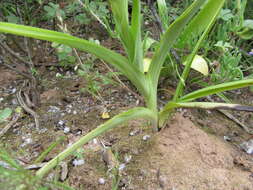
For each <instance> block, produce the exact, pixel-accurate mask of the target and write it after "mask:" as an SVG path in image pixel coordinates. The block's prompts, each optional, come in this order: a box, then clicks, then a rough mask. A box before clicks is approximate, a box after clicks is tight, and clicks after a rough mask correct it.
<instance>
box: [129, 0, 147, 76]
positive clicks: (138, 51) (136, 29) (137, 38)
mask: <svg viewBox="0 0 253 190" xmlns="http://www.w3.org/2000/svg"><path fill="white" fill-rule="evenodd" d="M141 21H142V15H141V3H140V0H133V11H132V19H131V34H132V36H133V39H134V42H135V46H134V47H135V52H134V59H133V61H134V64H137V65H138V66H139V70H140V71H141V72H142V73H144V68H143V48H142V39H141Z"/></svg>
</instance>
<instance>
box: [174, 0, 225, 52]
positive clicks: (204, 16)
mask: <svg viewBox="0 0 253 190" xmlns="http://www.w3.org/2000/svg"><path fill="white" fill-rule="evenodd" d="M223 4H224V0H219V1H217V0H208V1H207V3H206V4H205V5H204V6H203V8H202V9H201V10H200V11H199V13H198V15H197V16H196V17H194V18H193V19H192V21H191V22H190V23H189V25H188V26H187V27H186V28H185V30H184V31H183V32H182V34H181V35H180V37H179V40H178V43H177V46H179V48H185V45H186V44H191V41H192V39H196V38H197V37H199V35H201V34H202V32H203V31H205V29H206V28H207V27H208V25H209V24H210V23H211V22H212V20H213V19H214V18H216V17H217V12H218V13H219V12H220V9H221V7H222V6H223Z"/></svg>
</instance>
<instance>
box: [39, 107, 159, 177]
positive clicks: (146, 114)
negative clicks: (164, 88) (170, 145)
mask: <svg viewBox="0 0 253 190" xmlns="http://www.w3.org/2000/svg"><path fill="white" fill-rule="evenodd" d="M136 118H144V119H148V120H151V121H154V120H155V121H157V115H156V114H155V113H154V112H153V111H151V110H149V109H147V108H142V107H137V108H133V109H130V110H128V111H126V112H123V113H121V114H118V115H116V116H115V117H113V118H112V119H110V120H108V121H107V122H105V123H104V124H102V125H100V126H98V127H97V128H96V129H94V130H92V131H91V132H89V133H88V134H87V135H85V136H83V137H81V138H80V139H79V140H78V141H77V142H75V143H74V144H72V145H71V146H70V147H68V148H66V149H65V150H64V151H63V152H61V153H60V154H59V155H57V156H56V157H55V158H53V159H52V160H51V161H49V162H48V163H47V164H46V165H45V166H44V167H43V168H41V169H40V170H38V171H37V173H36V175H37V176H39V177H43V176H44V175H45V174H46V173H47V172H48V171H49V170H50V169H52V168H53V167H55V166H56V165H57V164H58V163H59V162H60V161H62V160H63V159H65V158H66V157H68V156H70V155H71V154H72V153H73V152H74V151H75V150H77V149H78V148H80V147H81V146H82V145H83V144H85V143H87V142H89V141H90V140H92V139H93V138H95V137H97V136H99V135H101V134H103V133H105V132H106V131H108V130H110V129H113V128H114V127H117V126H118V125H120V124H123V123H125V122H127V121H129V120H133V119H136Z"/></svg>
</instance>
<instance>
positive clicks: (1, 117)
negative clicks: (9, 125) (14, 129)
mask: <svg viewBox="0 0 253 190" xmlns="http://www.w3.org/2000/svg"><path fill="white" fill-rule="evenodd" d="M11 114H12V109H10V108H5V109H4V110H0V123H1V122H4V121H5V120H6V119H7V118H8V117H10V116H11Z"/></svg>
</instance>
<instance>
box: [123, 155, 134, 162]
mask: <svg viewBox="0 0 253 190" xmlns="http://www.w3.org/2000/svg"><path fill="white" fill-rule="evenodd" d="M131 160H132V156H131V155H125V156H124V161H125V162H126V163H129V162H130V161H131Z"/></svg>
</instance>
